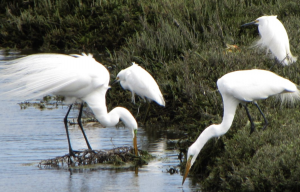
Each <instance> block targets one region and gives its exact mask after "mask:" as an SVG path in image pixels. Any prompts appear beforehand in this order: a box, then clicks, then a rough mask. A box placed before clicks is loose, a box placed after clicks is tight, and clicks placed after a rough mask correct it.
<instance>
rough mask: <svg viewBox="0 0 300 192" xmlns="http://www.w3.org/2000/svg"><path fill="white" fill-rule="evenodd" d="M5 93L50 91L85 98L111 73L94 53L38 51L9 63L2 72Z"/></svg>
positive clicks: (26, 94)
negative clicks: (66, 53)
mask: <svg viewBox="0 0 300 192" xmlns="http://www.w3.org/2000/svg"><path fill="white" fill-rule="evenodd" d="M0 75H1V77H0V78H1V79H2V80H3V79H5V81H6V82H8V83H7V84H6V85H5V86H7V87H8V88H9V89H10V91H8V92H6V93H5V95H8V96H17V97H23V98H26V99H30V98H36V97H39V96H42V95H47V94H58V95H59V94H61V95H64V96H70V97H76V98H82V97H84V96H86V94H88V93H89V92H91V91H92V90H93V89H96V88H98V87H100V86H103V85H107V86H108V82H109V73H108V71H107V69H106V68H105V67H104V66H103V65H101V64H100V63H98V62H96V61H95V60H94V59H93V57H92V56H91V55H89V56H87V55H82V56H80V55H77V56H70V55H63V54H34V55H29V56H27V57H24V58H20V59H16V60H13V61H10V62H8V63H6V65H5V66H4V69H3V70H1V72H0Z"/></svg>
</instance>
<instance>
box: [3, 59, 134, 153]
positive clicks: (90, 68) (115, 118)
mask: <svg viewBox="0 0 300 192" xmlns="http://www.w3.org/2000/svg"><path fill="white" fill-rule="evenodd" d="M0 79H2V80H5V82H6V85H4V86H7V87H8V88H10V91H8V92H6V93H4V94H2V95H6V96H8V97H16V98H20V99H26V100H28V99H33V98H37V97H40V96H43V95H49V94H52V95H61V96H64V97H65V100H64V102H65V103H66V104H70V107H69V109H68V112H67V114H66V116H65V118H64V123H65V129H66V134H67V139H68V145H69V153H70V155H74V152H73V149H72V147H71V142H70V138H69V131H68V126H67V117H68V114H69V112H70V109H71V108H72V104H73V103H74V102H75V101H80V102H86V103H87V104H88V106H89V107H90V108H91V109H92V111H93V113H94V115H95V117H96V118H97V119H98V121H99V122H100V123H101V124H102V125H103V126H115V125H116V124H117V123H118V122H119V120H122V121H123V123H124V124H125V126H126V127H128V128H129V129H130V130H131V132H132V135H133V142H134V149H135V153H136V154H137V140H136V134H137V122H136V120H135V118H134V117H133V116H132V114H131V113H130V112H129V111H128V110H127V109H125V108H123V107H116V108H114V109H113V110H111V111H110V112H109V113H108V112H107V107H106V98H105V95H106V92H107V90H108V89H109V79H110V75H109V72H108V70H107V69H106V68H105V67H104V66H103V65H102V64H100V63H98V62H97V61H96V60H95V59H94V58H93V56H92V55H86V54H82V55H64V54H33V55H29V56H26V57H23V58H20V59H16V60H13V61H10V62H8V63H6V65H4V69H2V70H1V71H0ZM82 107H83V105H81V107H80V112H79V115H78V124H79V126H80V128H81V131H82V133H83V135H84V138H85V141H86V143H87V146H88V148H89V149H91V146H90V144H89V142H88V139H87V137H86V135H85V132H84V130H83V126H82V123H81V114H82Z"/></svg>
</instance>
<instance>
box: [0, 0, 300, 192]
mask: <svg viewBox="0 0 300 192" xmlns="http://www.w3.org/2000/svg"><path fill="white" fill-rule="evenodd" d="M264 14H266V15H277V16H278V19H279V20H280V21H282V23H283V24H284V26H285V28H286V30H287V32H288V35H289V38H290V46H291V51H292V53H293V54H294V55H296V56H297V55H298V56H299V55H300V45H299V43H298V40H299V38H300V31H299V23H300V4H299V2H298V0H289V1H284V0H248V1H241V0H230V1H229V0H223V1H221V0H219V1H218V0H212V1H205V0H193V1H185V0H159V1H158V0H148V1H142V0H127V1H125V0H123V1H122V0H111V1H105V0H102V1H101V0H86V1H83V0H65V1H63V0H44V1H37V0H27V1H21V0H12V1H8V0H7V1H5V0H4V1H1V3H0V46H1V47H4V48H17V49H35V50H37V51H52V52H53V51H56V52H57V51H67V52H70V50H76V51H71V52H72V53H74V52H77V53H80V52H81V51H85V52H92V53H94V55H95V57H96V58H97V60H98V61H100V62H102V63H103V64H105V65H107V66H110V68H111V77H112V79H114V77H115V76H116V74H117V73H118V72H119V71H120V70H121V69H123V68H125V67H128V66H129V65H130V63H131V62H133V61H134V62H136V63H138V64H140V65H141V66H143V67H144V68H146V69H147V70H148V71H149V72H150V73H151V74H152V75H153V77H154V78H155V79H156V80H157V82H158V84H159V85H160V87H161V90H162V92H163V94H164V97H165V99H166V107H165V108H162V107H160V106H157V105H156V104H155V103H153V104H152V108H151V109H150V117H149V122H148V123H152V124H155V127H157V126H160V127H170V126H171V127H179V128H181V129H183V130H185V131H186V132H187V133H188V136H187V138H182V139H188V140H189V142H187V144H186V145H181V147H182V149H187V147H188V146H189V144H191V143H192V142H193V141H194V140H195V139H196V138H197V137H198V135H199V133H201V132H202V130H203V129H205V128H206V127H207V126H208V125H210V124H212V123H220V122H221V119H222V113H223V108H222V99H221V96H220V94H219V93H218V91H217V87H216V81H217V79H218V78H220V77H221V76H222V75H224V74H226V73H228V72H230V71H235V70H242V69H252V68H260V69H269V68H270V67H271V66H272V65H273V63H274V60H273V59H270V58H269V57H268V56H267V55H266V54H265V51H262V52H260V51H258V50H255V49H250V48H249V46H250V45H251V44H252V43H253V42H254V41H255V40H256V39H257V38H258V31H257V27H255V26H252V27H244V28H243V27H240V25H241V24H244V23H246V22H250V21H253V20H254V19H256V18H257V17H260V16H262V15H264ZM226 44H231V45H233V44H235V45H238V46H239V48H240V49H239V50H236V51H229V50H226ZM99 52H100V53H102V55H101V57H100V56H98V55H99V54H98V53H99ZM272 70H273V71H274V72H276V73H277V74H279V75H281V76H284V77H286V78H288V79H290V80H292V81H293V82H295V83H297V84H300V71H299V70H300V67H299V61H298V62H297V63H295V64H293V65H292V66H289V67H282V66H279V65H276V66H275V67H274V68H273V69H272ZM254 78H255V77H254ZM120 98H123V99H120ZM130 99H131V97H130V93H129V92H128V91H127V92H125V91H121V88H120V86H118V85H117V86H114V87H113V88H112V89H111V90H109V92H108V93H107V104H108V108H109V109H111V108H112V107H115V106H117V105H121V106H124V107H127V108H128V109H130V110H131V111H132V113H133V114H136V112H137V108H138V104H137V105H133V104H132V103H131V102H130ZM260 106H261V108H262V109H263V111H264V112H265V115H266V117H267V119H268V120H269V126H268V127H267V129H266V130H265V131H262V130H261V124H260V122H261V121H263V119H262V118H261V116H260V114H259V112H258V110H257V109H256V108H255V107H250V112H251V114H253V118H254V119H255V121H256V122H257V126H256V130H255V132H254V133H253V134H252V135H251V136H250V135H249V132H250V126H249V123H248V119H247V116H246V113H245V111H244V109H242V108H238V109H237V113H236V116H235V120H234V122H233V125H232V127H231V129H230V131H229V132H228V133H227V134H226V135H224V136H222V137H221V138H220V139H218V140H217V139H212V140H211V141H209V142H208V143H207V144H206V146H205V147H204V148H203V150H202V151H201V153H200V155H199V157H198V160H197V162H196V163H195V165H194V166H193V167H192V170H191V171H192V173H194V174H195V176H196V177H195V181H197V182H201V186H202V187H203V191H209V190H211V191H217V190H219V191H236V190H238V191H284V190H286V191H294V190H296V189H298V188H299V187H300V182H299V178H300V177H299V176H300V169H299V168H298V167H300V166H299V164H298V163H299V158H300V149H299V146H300V145H299V144H300V140H299V135H300V128H299V125H300V122H299V116H300V112H299V104H298V105H296V106H294V107H292V106H282V105H281V104H280V103H279V102H278V101H275V100H272V99H269V100H265V101H260ZM145 108H146V105H143V103H142V105H141V107H140V115H139V117H138V120H140V119H139V118H142V117H140V116H142V115H143V112H144V111H145Z"/></svg>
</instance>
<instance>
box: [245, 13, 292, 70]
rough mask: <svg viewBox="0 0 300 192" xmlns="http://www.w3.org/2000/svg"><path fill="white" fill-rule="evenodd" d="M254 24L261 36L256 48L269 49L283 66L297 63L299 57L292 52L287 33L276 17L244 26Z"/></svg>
mask: <svg viewBox="0 0 300 192" xmlns="http://www.w3.org/2000/svg"><path fill="white" fill-rule="evenodd" d="M252 24H255V25H258V31H259V34H260V36H261V38H260V39H259V40H258V41H257V42H256V44H255V45H254V46H259V47H262V48H267V52H268V51H269V50H270V51H271V52H272V54H273V55H274V56H275V58H276V59H277V60H278V61H279V62H280V63H281V64H282V65H289V64H291V63H293V62H296V61H297V57H294V56H293V55H292V53H291V51H290V43H289V38H288V35H287V32H286V30H285V28H284V26H283V24H282V23H281V22H280V21H279V20H278V19H277V16H276V15H275V16H274V15H272V16H262V17H259V18H257V19H256V20H255V21H253V22H250V23H246V24H244V25H242V26H247V25H252Z"/></svg>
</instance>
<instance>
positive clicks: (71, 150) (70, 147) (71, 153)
mask: <svg viewBox="0 0 300 192" xmlns="http://www.w3.org/2000/svg"><path fill="white" fill-rule="evenodd" d="M71 108H72V104H71V105H70V107H69V109H68V112H67V114H66V116H65V118H64V123H65V128H66V133H67V139H68V145H69V154H70V156H75V154H74V151H73V149H72V146H71V141H70V135H69V129H68V115H69V113H70V110H71Z"/></svg>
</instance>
